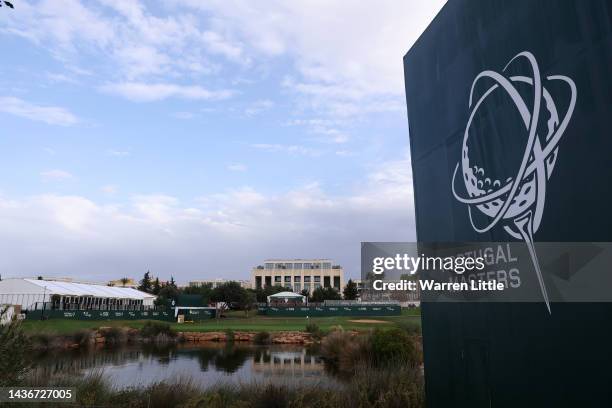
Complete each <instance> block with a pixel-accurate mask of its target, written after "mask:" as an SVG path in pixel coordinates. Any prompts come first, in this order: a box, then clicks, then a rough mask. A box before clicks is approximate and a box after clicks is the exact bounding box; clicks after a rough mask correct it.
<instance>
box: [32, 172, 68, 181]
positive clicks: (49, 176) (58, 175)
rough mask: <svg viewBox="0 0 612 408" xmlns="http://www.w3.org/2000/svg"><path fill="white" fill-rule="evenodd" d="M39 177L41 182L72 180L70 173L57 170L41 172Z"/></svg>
mask: <svg viewBox="0 0 612 408" xmlns="http://www.w3.org/2000/svg"><path fill="white" fill-rule="evenodd" d="M40 176H41V177H42V179H43V181H63V180H70V179H73V178H74V176H73V175H72V174H71V173H69V172H67V171H65V170H59V169H53V170H45V171H41V172H40Z"/></svg>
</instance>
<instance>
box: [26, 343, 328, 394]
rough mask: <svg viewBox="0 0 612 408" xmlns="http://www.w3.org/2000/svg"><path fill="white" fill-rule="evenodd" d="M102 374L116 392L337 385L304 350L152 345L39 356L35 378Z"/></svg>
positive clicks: (287, 347)
mask: <svg viewBox="0 0 612 408" xmlns="http://www.w3.org/2000/svg"><path fill="white" fill-rule="evenodd" d="M98 371H103V372H104V375H105V377H108V378H110V380H111V381H112V382H113V383H114V384H115V385H116V386H119V387H129V386H139V385H148V384H150V383H153V382H157V381H162V380H169V381H172V380H175V379H177V378H184V377H187V378H190V379H192V380H193V381H194V382H195V383H197V384H200V385H202V386H212V385H217V384H219V383H230V384H239V383H250V382H253V381H255V382H260V383H261V382H268V381H273V382H274V383H275V384H279V383H283V384H288V385H292V384H302V385H303V384H310V385H315V384H316V385H319V386H336V385H338V382H337V380H336V379H335V378H334V377H333V376H332V375H331V374H330V373H328V372H327V371H326V370H325V366H324V363H323V361H322V360H321V358H320V356H319V355H318V354H317V353H316V352H313V351H311V350H310V349H308V348H305V347H303V346H285V345H283V346H280V345H278V346H276V345H273V346H255V345H245V344H231V343H228V344H224V343H206V344H204V345H196V346H194V345H172V346H167V347H159V346H152V345H144V346H126V347H120V348H119V347H118V348H90V349H87V350H71V351H62V352H53V353H47V354H42V355H40V356H38V357H37V359H36V368H35V370H34V373H33V374H34V375H35V376H39V375H40V376H44V377H48V376H55V375H64V374H76V375H86V374H88V373H93V372H98Z"/></svg>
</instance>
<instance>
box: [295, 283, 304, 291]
mask: <svg viewBox="0 0 612 408" xmlns="http://www.w3.org/2000/svg"><path fill="white" fill-rule="evenodd" d="M293 290H295V291H296V292H298V293H299V292H300V291H301V290H302V286H301V285H300V284H299V283H296V284H295V285H293Z"/></svg>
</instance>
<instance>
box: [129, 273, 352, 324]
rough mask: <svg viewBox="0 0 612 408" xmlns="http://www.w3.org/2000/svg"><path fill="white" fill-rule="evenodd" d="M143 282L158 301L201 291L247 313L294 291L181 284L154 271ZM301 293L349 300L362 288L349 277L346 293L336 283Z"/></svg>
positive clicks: (234, 284) (314, 297) (203, 297)
mask: <svg viewBox="0 0 612 408" xmlns="http://www.w3.org/2000/svg"><path fill="white" fill-rule="evenodd" d="M139 283H140V284H139V286H138V290H140V291H143V292H146V293H150V294H153V295H155V296H157V299H156V301H155V304H156V305H160V306H161V305H167V304H168V302H169V301H171V300H177V299H178V297H179V295H182V294H183V295H199V296H201V300H202V303H204V304H210V303H215V302H224V303H225V304H227V305H228V307H229V308H230V309H236V310H244V311H245V312H246V313H247V314H248V311H249V310H251V309H253V308H254V307H255V305H256V304H257V303H265V302H266V301H267V300H268V296H271V295H274V294H276V293H279V292H285V291H287V292H291V291H292V290H291V288H287V287H284V286H281V285H274V286H265V287H263V288H257V289H250V288H244V287H242V286H241V285H240V283H239V282H235V281H228V282H224V283H222V284H220V285H217V286H216V287H215V288H213V287H212V284H210V283H209V284H204V285H201V286H188V287H185V288H179V287H178V286H177V285H176V282H175V280H174V277H170V281H167V282H161V281H160V280H159V278H155V280H152V279H151V273H150V271H147V272H146V273H145V274H144V276H143V278H142V279H141V280H140V282H139ZM300 294H301V295H302V296H306V297H307V298H308V301H309V302H317V303H318V302H323V301H325V300H340V299H342V298H344V299H345V300H355V299H357V297H358V295H359V292H358V290H357V284H355V282H353V281H352V280H349V281H348V283H347V284H346V286H345V287H344V289H343V290H342V295H341V294H340V292H339V291H338V290H336V289H335V288H332V287H327V288H325V287H318V288H316V289H315V290H314V291H313V292H312V294H309V293H308V291H307V290H302V291H301V293H300Z"/></svg>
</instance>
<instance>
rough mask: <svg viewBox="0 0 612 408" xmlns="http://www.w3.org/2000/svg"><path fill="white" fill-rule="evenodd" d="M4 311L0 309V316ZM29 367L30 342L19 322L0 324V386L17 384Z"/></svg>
mask: <svg viewBox="0 0 612 408" xmlns="http://www.w3.org/2000/svg"><path fill="white" fill-rule="evenodd" d="M4 313H6V309H5V310H1V311H0V316H2V315H4ZM2 317H3V316H2ZM30 367H31V356H30V343H29V341H28V338H27V337H26V336H25V334H24V333H23V330H22V329H21V323H20V322H18V321H17V320H12V321H10V322H8V323H6V324H4V325H1V324H0V386H8V385H17V384H18V383H19V382H21V381H22V380H23V377H24V376H25V375H26V374H27V372H28V371H29V370H30Z"/></svg>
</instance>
